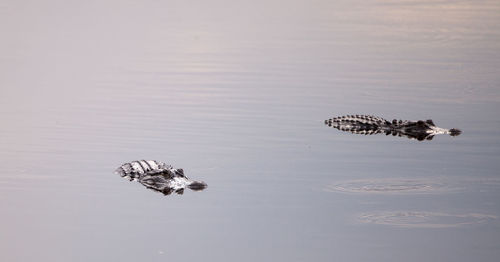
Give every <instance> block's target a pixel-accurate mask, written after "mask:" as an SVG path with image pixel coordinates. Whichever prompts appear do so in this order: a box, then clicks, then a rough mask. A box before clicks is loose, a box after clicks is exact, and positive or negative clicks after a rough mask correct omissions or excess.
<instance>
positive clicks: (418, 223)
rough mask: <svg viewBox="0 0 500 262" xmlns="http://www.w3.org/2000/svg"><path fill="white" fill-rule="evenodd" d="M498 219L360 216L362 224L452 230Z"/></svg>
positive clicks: (413, 213)
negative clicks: (451, 228) (452, 228)
mask: <svg viewBox="0 0 500 262" xmlns="http://www.w3.org/2000/svg"><path fill="white" fill-rule="evenodd" d="M496 219H497V217H496V216H493V215H487V214H479V213H467V214H448V213H438V212H421V211H391V212H375V213H365V214H362V215H360V216H358V220H359V222H361V223H366V224H377V225H387V226H395V227H405V228H450V227H461V226H469V225H477V224H485V223H488V222H491V221H493V220H496Z"/></svg>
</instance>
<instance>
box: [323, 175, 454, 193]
mask: <svg viewBox="0 0 500 262" xmlns="http://www.w3.org/2000/svg"><path fill="white" fill-rule="evenodd" d="M458 189H459V187H458V186H456V185H451V184H449V183H446V182H445V181H440V180H437V179H436V180H431V179H399V178H391V179H362V180H350V181H344V182H340V183H336V184H332V185H329V186H327V188H326V190H327V191H330V192H343V193H366V194H407V193H413V194H416V193H442V192H448V191H454V190H458Z"/></svg>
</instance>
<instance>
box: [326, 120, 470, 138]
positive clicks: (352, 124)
mask: <svg viewBox="0 0 500 262" xmlns="http://www.w3.org/2000/svg"><path fill="white" fill-rule="evenodd" d="M325 124H326V125H328V126H330V127H333V128H336V129H338V130H341V131H347V132H351V133H353V134H361V135H373V134H379V133H385V134H386V135H390V134H392V135H393V136H396V135H397V136H400V137H401V136H405V137H408V138H410V139H417V140H419V141H423V140H432V138H433V137H434V136H435V135H439V134H448V135H450V136H458V135H460V134H461V133H462V131H460V130H459V129H456V128H452V129H444V128H440V127H437V126H436V125H435V124H434V122H432V120H430V119H429V120H425V121H423V120H418V121H408V120H397V119H394V120H392V121H388V120H386V119H384V118H381V117H378V116H371V115H347V116H340V117H334V118H331V119H327V120H325Z"/></svg>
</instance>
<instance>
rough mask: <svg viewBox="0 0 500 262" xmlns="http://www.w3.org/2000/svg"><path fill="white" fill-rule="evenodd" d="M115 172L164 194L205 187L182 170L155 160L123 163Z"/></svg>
mask: <svg viewBox="0 0 500 262" xmlns="http://www.w3.org/2000/svg"><path fill="white" fill-rule="evenodd" d="M115 173H117V174H119V175H120V176H122V177H125V178H127V179H129V180H130V181H132V180H136V181H138V182H139V183H141V184H142V185H143V186H145V187H147V188H149V189H151V190H154V191H157V192H160V193H162V194H164V195H170V194H172V193H177V194H183V193H184V189H185V188H189V189H191V190H193V191H201V190H203V189H205V188H206V187H207V184H206V183H205V182H199V181H194V180H191V179H189V178H187V177H186V176H185V175H184V170H182V169H180V168H178V169H175V168H173V167H172V166H170V165H166V164H165V163H161V162H158V161H156V160H148V161H146V160H140V161H133V162H130V163H125V164H123V165H121V166H120V167H119V168H117V169H116V171H115Z"/></svg>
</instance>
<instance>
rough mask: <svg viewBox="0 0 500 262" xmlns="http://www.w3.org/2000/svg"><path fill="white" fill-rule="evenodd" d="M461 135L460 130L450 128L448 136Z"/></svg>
mask: <svg viewBox="0 0 500 262" xmlns="http://www.w3.org/2000/svg"><path fill="white" fill-rule="evenodd" d="M461 133H462V131H460V129H456V128H452V129H450V136H458V135H460V134H461Z"/></svg>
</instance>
